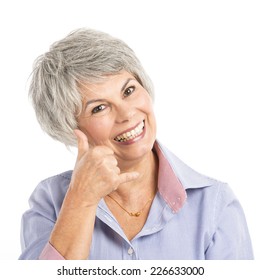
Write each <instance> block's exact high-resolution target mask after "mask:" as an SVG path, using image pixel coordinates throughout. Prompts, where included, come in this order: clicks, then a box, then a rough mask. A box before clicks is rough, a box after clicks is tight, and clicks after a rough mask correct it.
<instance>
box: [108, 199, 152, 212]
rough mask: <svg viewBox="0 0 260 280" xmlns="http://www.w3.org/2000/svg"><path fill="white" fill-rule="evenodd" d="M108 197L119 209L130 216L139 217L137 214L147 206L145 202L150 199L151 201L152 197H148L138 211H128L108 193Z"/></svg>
mask: <svg viewBox="0 0 260 280" xmlns="http://www.w3.org/2000/svg"><path fill="white" fill-rule="evenodd" d="M108 197H110V198H111V199H112V200H113V201H114V202H115V203H116V204H117V205H118V206H119V207H120V208H121V209H123V210H124V211H125V212H126V213H127V214H128V215H129V216H131V217H139V216H140V215H141V214H142V213H143V211H144V209H145V207H146V206H147V204H148V203H149V202H150V201H152V198H150V199H149V200H148V201H147V202H146V203H145V205H144V207H143V208H142V209H141V210H139V211H137V212H129V211H128V210H126V209H125V208H124V207H123V206H122V205H121V204H120V203H119V202H118V201H116V200H115V199H114V198H113V197H112V196H110V195H108Z"/></svg>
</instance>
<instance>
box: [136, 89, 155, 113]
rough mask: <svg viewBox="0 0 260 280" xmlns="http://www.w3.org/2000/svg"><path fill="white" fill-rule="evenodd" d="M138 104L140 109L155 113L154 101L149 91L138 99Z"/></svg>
mask: <svg viewBox="0 0 260 280" xmlns="http://www.w3.org/2000/svg"><path fill="white" fill-rule="evenodd" d="M137 104H138V107H139V109H140V110H142V111H143V112H144V113H146V114H153V102H152V99H151V97H150V95H149V94H148V93H145V94H142V95H140V96H139V98H138V100H137Z"/></svg>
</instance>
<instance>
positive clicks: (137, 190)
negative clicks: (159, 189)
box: [111, 151, 158, 206]
mask: <svg viewBox="0 0 260 280" xmlns="http://www.w3.org/2000/svg"><path fill="white" fill-rule="evenodd" d="M119 167H120V170H121V173H125V172H130V171H137V172H138V173H139V174H140V175H139V178H138V179H137V180H135V181H133V182H128V183H124V184H121V185H120V186H119V187H118V189H117V190H116V191H114V192H113V193H111V196H112V197H113V198H115V199H117V200H118V201H120V202H122V203H124V205H126V206H127V205H129V206H130V205H132V206H133V205H138V204H141V205H143V202H144V200H148V199H150V198H153V197H154V195H155V193H156V186H157V173H158V159H157V156H156V154H155V153H153V151H151V152H149V153H148V154H147V155H146V156H145V157H143V158H142V159H141V160H140V161H136V162H132V163H131V164H130V163H128V164H127V165H126V164H121V162H119Z"/></svg>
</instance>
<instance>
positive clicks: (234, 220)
mask: <svg viewBox="0 0 260 280" xmlns="http://www.w3.org/2000/svg"><path fill="white" fill-rule="evenodd" d="M214 213H215V214H214V216H213V220H214V221H213V224H214V231H213V234H212V239H211V242H210V244H209V246H208V248H207V250H206V255H205V257H206V259H214V260H225V259H231V260H250V259H253V258H254V256H253V249H252V244H251V239H250V235H249V231H248V226H247V223H246V219H245V215H244V212H243V209H242V207H241V205H240V203H239V201H238V200H237V199H236V197H235V196H234V194H233V192H232V190H231V189H230V188H229V186H227V185H225V186H223V187H221V188H220V189H219V193H218V196H217V200H216V203H215V205H214Z"/></svg>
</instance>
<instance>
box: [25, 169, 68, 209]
mask: <svg viewBox="0 0 260 280" xmlns="http://www.w3.org/2000/svg"><path fill="white" fill-rule="evenodd" d="M71 175H72V171H66V172H63V173H61V174H57V175H55V176H51V177H49V178H46V179H44V180H42V181H41V182H40V183H39V184H38V185H37V186H36V188H35V189H34V191H33V193H32V194H31V196H30V199H29V204H30V207H31V208H34V209H38V210H40V209H42V210H43V211H46V210H47V209H55V212H56V213H57V212H59V210H60V207H61V205H62V202H63V199H64V197H65V194H66V192H67V189H68V187H69V184H70V180H71Z"/></svg>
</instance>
